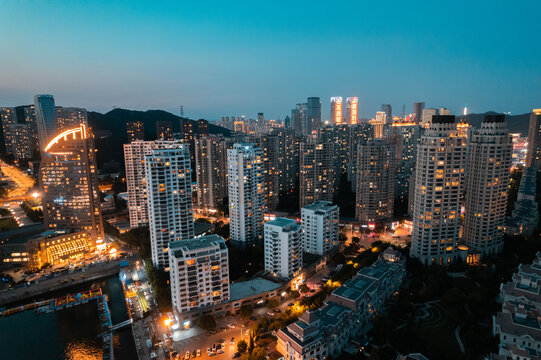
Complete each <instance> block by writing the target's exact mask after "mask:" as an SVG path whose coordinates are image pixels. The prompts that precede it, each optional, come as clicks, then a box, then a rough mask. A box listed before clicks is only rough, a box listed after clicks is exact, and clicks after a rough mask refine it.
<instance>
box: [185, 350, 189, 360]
mask: <svg viewBox="0 0 541 360" xmlns="http://www.w3.org/2000/svg"><path fill="white" fill-rule="evenodd" d="M189 358H190V352H189V351H186V355H185V356H184V359H186V360H188V359H189Z"/></svg>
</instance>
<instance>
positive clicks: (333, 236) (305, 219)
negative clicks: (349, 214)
mask: <svg viewBox="0 0 541 360" xmlns="http://www.w3.org/2000/svg"><path fill="white" fill-rule="evenodd" d="M301 219H302V230H303V233H302V245H303V250H304V251H305V252H307V253H310V254H316V255H325V254H327V253H328V252H329V250H330V249H331V248H332V247H334V246H336V245H338V221H339V219H340V208H339V207H338V205H333V203H331V202H330V201H316V202H315V203H313V204H310V205H306V206H304V207H303V208H302V209H301Z"/></svg>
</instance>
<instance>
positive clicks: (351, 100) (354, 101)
mask: <svg viewBox="0 0 541 360" xmlns="http://www.w3.org/2000/svg"><path fill="white" fill-rule="evenodd" d="M358 116H359V98H358V97H356V96H354V97H348V98H347V99H346V121H347V122H348V124H349V125H357V122H358Z"/></svg>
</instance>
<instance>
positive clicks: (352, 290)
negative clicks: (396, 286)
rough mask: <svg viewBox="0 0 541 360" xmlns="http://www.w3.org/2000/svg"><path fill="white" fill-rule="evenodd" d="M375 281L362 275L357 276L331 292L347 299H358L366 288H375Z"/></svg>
mask: <svg viewBox="0 0 541 360" xmlns="http://www.w3.org/2000/svg"><path fill="white" fill-rule="evenodd" d="M375 286H376V281H375V280H373V279H369V278H367V277H364V276H357V277H355V278H353V279H351V280H348V281H346V282H345V283H344V285H342V286H340V287H339V288H337V289H336V290H334V291H333V292H332V294H333V295H336V296H340V297H343V298H346V299H349V300H353V301H357V300H359V299H360V298H361V297H362V296H363V295H364V294H365V293H366V292H367V291H368V290H370V289H372V288H375Z"/></svg>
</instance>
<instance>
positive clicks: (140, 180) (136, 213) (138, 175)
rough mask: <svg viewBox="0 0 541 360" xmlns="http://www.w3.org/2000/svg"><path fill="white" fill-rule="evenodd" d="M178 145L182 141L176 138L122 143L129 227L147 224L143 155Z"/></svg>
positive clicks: (145, 173) (145, 172) (180, 144)
mask: <svg viewBox="0 0 541 360" xmlns="http://www.w3.org/2000/svg"><path fill="white" fill-rule="evenodd" d="M180 146H182V142H181V141H178V140H176V141H165V140H155V141H142V140H135V141H132V142H131V143H129V144H124V164H125V169H126V187H127V190H128V210H129V213H130V227H132V228H136V227H139V226H148V224H149V220H148V198H147V185H146V184H147V170H146V166H145V156H147V155H150V154H152V150H153V149H175V148H178V147H180Z"/></svg>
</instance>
